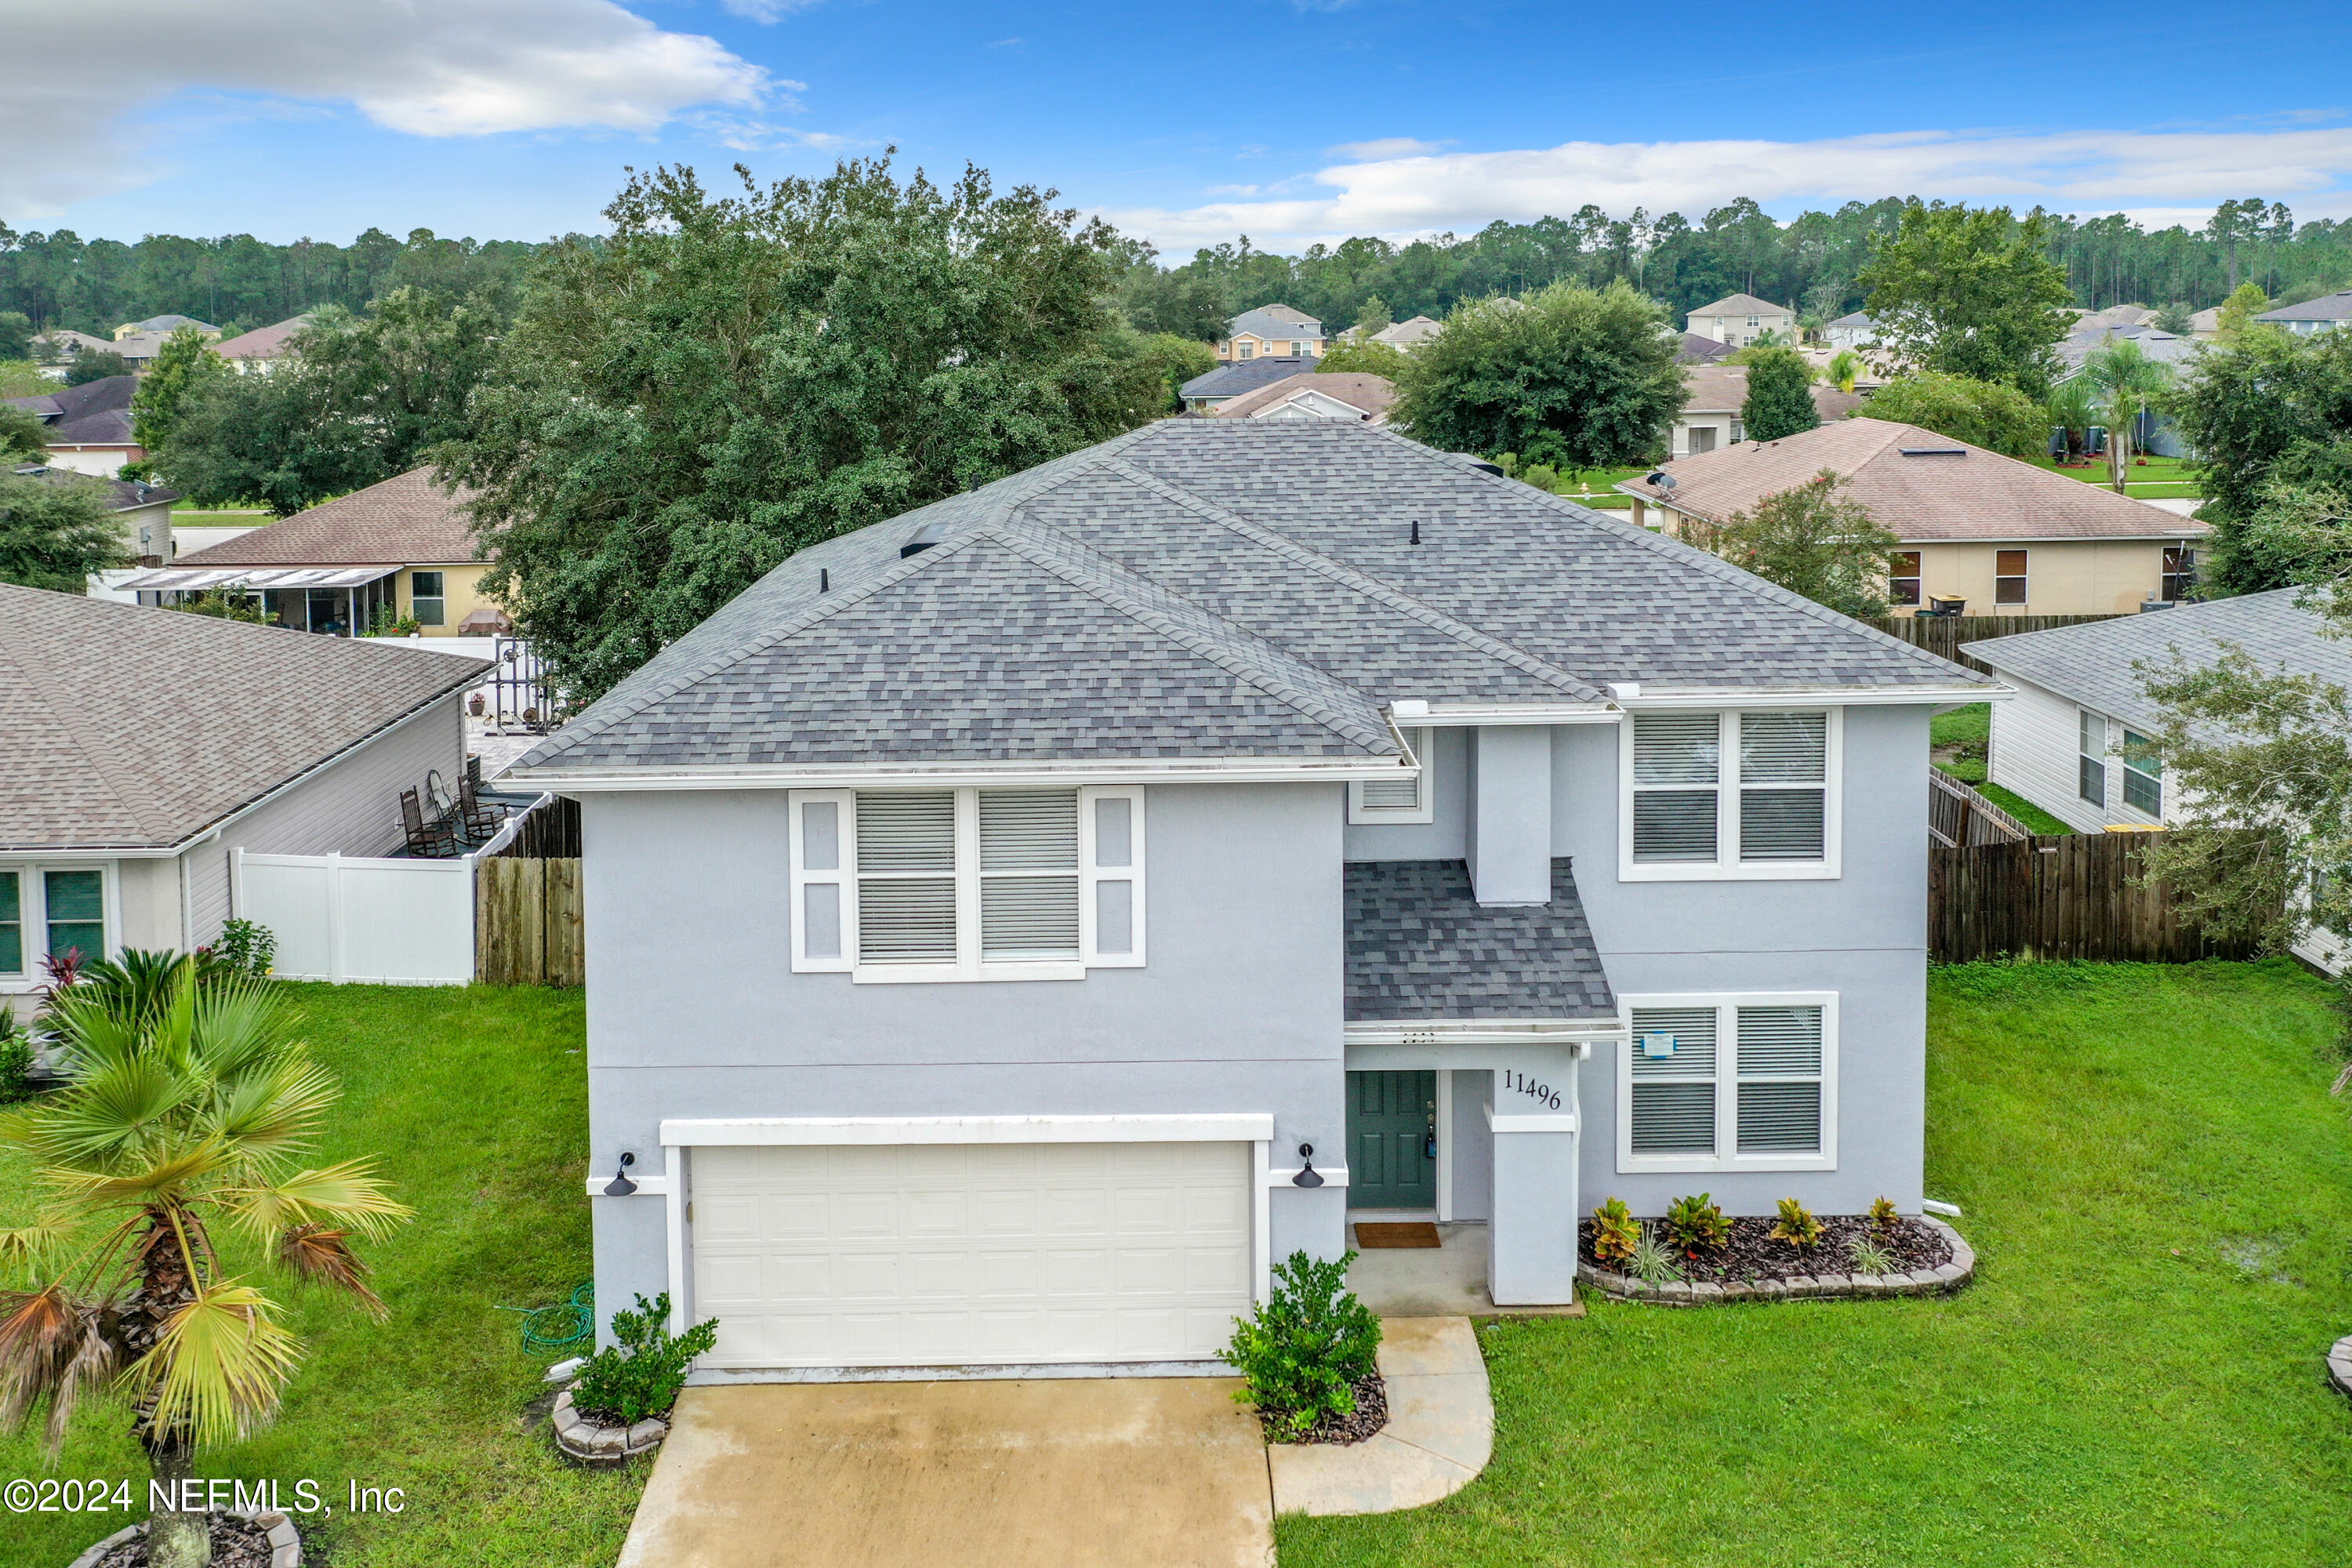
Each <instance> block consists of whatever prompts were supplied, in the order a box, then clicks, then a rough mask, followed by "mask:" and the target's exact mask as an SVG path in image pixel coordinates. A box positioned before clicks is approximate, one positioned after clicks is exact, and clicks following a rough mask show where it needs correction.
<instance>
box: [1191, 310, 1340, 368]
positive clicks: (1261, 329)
mask: <svg viewBox="0 0 2352 1568" xmlns="http://www.w3.org/2000/svg"><path fill="white" fill-rule="evenodd" d="M1327 346H1328V343H1327V342H1326V341H1325V338H1324V335H1323V323H1322V322H1320V321H1317V320H1316V319H1315V318H1314V317H1312V316H1310V315H1308V314H1307V313H1306V312H1305V311H1303V310H1292V309H1291V308H1290V307H1289V306H1287V305H1260V306H1259V307H1258V308H1257V309H1256V310H1244V311H1243V312H1242V313H1241V314H1240V315H1238V316H1235V317H1234V319H1233V320H1232V321H1230V322H1228V323H1227V324H1226V328H1225V336H1224V337H1223V339H1222V340H1220V341H1219V342H1218V344H1217V357H1218V358H1219V359H1221V360H1225V361H1227V362H1229V363H1236V362H1240V361H1244V360H1260V359H1265V358H1268V357H1273V358H1277V359H1282V358H1287V359H1320V358H1322V357H1323V351H1324V349H1325V348H1326V347H1327Z"/></svg>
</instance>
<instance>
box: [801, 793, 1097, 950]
mask: <svg viewBox="0 0 2352 1568" xmlns="http://www.w3.org/2000/svg"><path fill="white" fill-rule="evenodd" d="M790 811H791V838H792V844H791V853H792V861H793V864H792V889H791V911H792V926H793V968H794V969H795V970H803V971H824V970H835V971H851V972H855V973H860V974H865V973H867V972H872V977H874V978H877V979H888V978H902V979H923V978H930V979H949V980H953V979H988V978H992V977H1005V978H1024V977H1025V978H1045V979H1053V978H1068V979H1076V978H1077V977H1078V971H1079V968H1080V966H1121V965H1127V966H1132V965H1138V964H1140V963H1142V962H1143V900H1142V877H1143V842H1142V839H1143V829H1142V791H1141V790H1140V789H1139V788H1136V787H1103V788H1094V787H1088V788H1064V789H1053V788H1024V789H971V788H966V789H938V790H861V791H849V790H795V791H793V793H792V796H791V805H790ZM1065 971H1066V972H1067V973H1064V972H1065Z"/></svg>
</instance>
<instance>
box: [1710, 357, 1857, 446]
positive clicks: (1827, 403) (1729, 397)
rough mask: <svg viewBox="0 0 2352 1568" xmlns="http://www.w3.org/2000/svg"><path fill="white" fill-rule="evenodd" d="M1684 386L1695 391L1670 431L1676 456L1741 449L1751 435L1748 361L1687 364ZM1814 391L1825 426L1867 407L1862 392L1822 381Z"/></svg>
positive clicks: (1817, 412) (1816, 409)
mask: <svg viewBox="0 0 2352 1568" xmlns="http://www.w3.org/2000/svg"><path fill="white" fill-rule="evenodd" d="M1683 384H1684V385H1685V387H1687V388H1688V389H1689V391H1688V392H1687V393H1686V394H1685V396H1684V398H1683V411H1682V413H1681V415H1680V416H1677V417H1676V419H1675V427H1674V429H1673V430H1672V431H1671V432H1669V433H1668V435H1667V439H1668V441H1669V442H1670V443H1672V446H1671V450H1672V451H1673V453H1674V455H1675V457H1677V458H1687V457H1690V456H1691V455H1693V454H1694V453H1697V452H1712V451H1716V450H1717V449H1719V448H1721V447H1736V446H1738V445H1739V443H1741V442H1742V441H1745V440H1747V439H1748V426H1747V424H1746V421H1745V418H1744V416H1743V415H1742V414H1741V410H1742V409H1744V408H1746V407H1747V405H1748V367H1747V366H1746V365H1744V364H1687V365H1685V366H1684V367H1683ZM1811 393H1812V395H1813V412H1814V413H1815V414H1816V415H1818V416H1821V420H1822V423H1823V424H1824V425H1826V424H1828V423H1829V422H1830V421H1831V420H1832V419H1843V418H1844V417H1845V416H1848V415H1849V414H1852V413H1853V411H1854V410H1855V409H1857V408H1859V407H1861V406H1862V402H1863V399H1862V396H1861V395H1860V394H1858V393H1852V392H1840V391H1839V390H1838V389H1837V388H1836V387H1834V386H1830V385H1826V384H1822V383H1820V382H1816V383H1814V384H1813V385H1812V387H1811Z"/></svg>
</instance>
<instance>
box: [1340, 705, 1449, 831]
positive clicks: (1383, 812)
mask: <svg viewBox="0 0 2352 1568" xmlns="http://www.w3.org/2000/svg"><path fill="white" fill-rule="evenodd" d="M1398 733H1399V734H1400V735H1402V737H1403V738H1404V743H1405V749H1406V750H1407V751H1409V752H1412V761H1413V762H1416V763H1419V764H1420V766H1419V767H1418V768H1417V769H1415V770H1413V771H1412V772H1410V773H1408V772H1407V771H1406V770H1405V769H1403V768H1399V769H1398V770H1397V772H1398V773H1399V775H1400V776H1398V777H1396V778H1392V779H1359V780H1357V781H1356V782H1355V783H1353V784H1349V786H1348V820H1349V822H1350V823H1353V824H1355V825H1357V826H1367V825H1370V824H1373V823H1390V822H1392V823H1415V822H1428V821H1430V820H1432V817H1433V812H1432V806H1431V799H1430V789H1431V779H1430V774H1431V772H1432V770H1433V768H1434V767H1435V765H1436V764H1435V760H1434V758H1433V755H1432V749H1431V745H1430V735H1431V731H1429V730H1427V729H1405V730H1400V731H1398Z"/></svg>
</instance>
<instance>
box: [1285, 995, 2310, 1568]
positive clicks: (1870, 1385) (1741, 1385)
mask: <svg viewBox="0 0 2352 1568" xmlns="http://www.w3.org/2000/svg"><path fill="white" fill-rule="evenodd" d="M1928 995H1929V1003H1928V1062H1927V1192H1928V1194H1930V1195H1932V1196H1935V1197H1937V1198H1942V1199H1945V1200H1947V1201H1949V1202H1952V1203H1957V1204H1958V1205H1960V1206H1961V1208H1962V1209H1963V1210H1964V1211H1966V1217H1965V1218H1963V1219H1962V1220H1960V1221H1959V1222H1958V1224H1959V1227H1960V1229H1961V1231H1962V1232H1963V1233H1964V1234H1965V1235H1966V1236H1967V1237H1969V1241H1970V1243H1971V1244H1972V1245H1973V1246H1974V1247H1976V1249H1977V1252H1978V1257H1979V1277H1978V1279H1977V1280H1976V1282H1975V1283H1974V1284H1973V1285H1971V1286H1969V1288H1968V1289H1966V1290H1964V1291H1962V1292H1961V1293H1960V1294H1958V1295H1957V1296H1954V1297H1949V1298H1943V1299H1934V1300H1897V1301H1805V1302H1787V1303H1780V1304H1770V1305H1768V1304H1760V1303H1759V1304H1754V1305H1745V1304H1743V1305H1737V1306H1727V1307H1715V1308H1702V1309H1696V1310H1673V1309H1666V1308H1656V1307H1649V1308H1643V1307H1633V1306H1612V1305H1609V1304H1607V1303H1605V1302H1596V1303H1594V1304H1593V1305H1592V1308H1591V1315H1590V1316H1589V1317H1587V1318H1585V1319H1583V1320H1581V1321H1579V1320H1573V1319H1569V1320H1559V1319H1553V1320H1542V1321H1528V1322H1522V1323H1515V1324H1509V1325H1505V1326H1500V1327H1496V1328H1492V1329H1488V1330H1486V1331H1483V1332H1482V1334H1481V1339H1482V1342H1484V1344H1485V1346H1486V1359H1487V1365H1488V1368H1489V1371H1490V1373H1491V1374H1492V1376H1493V1379H1494V1389H1495V1404H1496V1445H1495V1457H1494V1460H1493V1462H1492V1463H1491V1464H1490V1465H1489V1466H1488V1467H1487V1468H1486V1472H1485V1473H1484V1474H1483V1475H1482V1476H1481V1477H1480V1478H1479V1479H1477V1480H1476V1481H1475V1482H1473V1483H1472V1484H1471V1486H1470V1487H1469V1488H1468V1489H1466V1490H1465V1491H1463V1492H1462V1493H1460V1494H1459V1495H1457V1496H1455V1497H1454V1498H1451V1499H1448V1500H1445V1501H1444V1502H1442V1503H1438V1504H1436V1505H1434V1506H1433V1507H1430V1508H1426V1509H1420V1510H1414V1511H1412V1512H1409V1513H1399V1514H1389V1515H1384V1516H1376V1517H1371V1518H1364V1519H1328V1520H1307V1519H1297V1518H1294V1519H1288V1520H1286V1521H1283V1522H1282V1523H1281V1524H1280V1525H1279V1527H1278V1530H1277V1535H1278V1539H1279V1542H1280V1546H1281V1557H1282V1564H1283V1568H1371V1565H1374V1564H1379V1565H1383V1568H1387V1565H1394V1568H1426V1565H1428V1564H1433V1563H1444V1564H1447V1565H1448V1568H1486V1565H1495V1568H1501V1565H1504V1564H1508V1565H1511V1568H1521V1565H1527V1568H1533V1565H1536V1564H1543V1565H1546V1568H1550V1565H1554V1564H1559V1565H1563V1568H1578V1565H1587V1564H1591V1565H1601V1564H1607V1565H1610V1568H1619V1565H1624V1568H1678V1565H1684V1564H1689V1565H1693V1568H1697V1565H1706V1568H1734V1565H1738V1568H1837V1565H1842V1564H1853V1565H1856V1568H1880V1565H1884V1564H1902V1565H1904V1568H1929V1565H1933V1568H1975V1565H1985V1568H2040V1565H2042V1564H2060V1563H2063V1564H2066V1565H2068V1568H2097V1565H2105V1564H2114V1565H2116V1568H2169V1565H2172V1564H2182V1565H2187V1564H2198V1565H2200V1568H2221V1565H2233V1568H2234V1565H2243V1568H2305V1565H2308V1568H2323V1565H2340V1564H2343V1563H2347V1562H2352V1537H2347V1527H2346V1522H2345V1506H2346V1505H2345V1500H2346V1498H2347V1495H2352V1402H2347V1400H2346V1399H2344V1397H2343V1396H2342V1395H2340V1394H2336V1393H2335V1392H2333V1391H2332V1390H2331V1389H2330V1388H2329V1387H2328V1386H2327V1385H2326V1381H2325V1379H2324V1376H2323V1373H2322V1370H2321V1360H2322V1357H2323V1356H2324V1354H2325V1353H2326V1348H2327V1346H2328V1344H2329V1343H2330V1342H2332V1341H2334V1340H2335V1339H2336V1337H2337V1336H2338V1335H2340V1334H2343V1333H2346V1332H2352V1105H2347V1102H2346V1101H2344V1100H2336V1099H2331V1098H2330V1097H2329V1095H2328V1094H2327V1085H2328V1082H2329V1079H2331V1078H2332V1076H2333V1075H2334V1073H2335V1071H2336V1069H2337V1068H2339V1067H2340V1066H2341V1065H2342V1064H2341V1059H2340V1058H2338V1057H2337V1056H2336V1051H2335V1046H2334V1042H2335V1037H2336V1028H2337V1025H2338V1020H2337V1019H2336V1016H2334V1015H2333V1014H2332V1013H2331V1012H2330V1010H2329V1008H2328V1005H2327V1002H2328V990H2327V987H2326V986H2325V985H2323V984H2321V983H2320V982H2319V981H2317V980H2315V979H2313V978H2312V977H2311V976H2309V975H2308V974H2306V973H2304V972H2303V971H2301V970H2299V969H2297V968H2295V967H2294V965H2292V964H2291V963H2285V962H2284V961H2273V962H2271V963H2260V964H2229V963H2202V964H2194V965H2180V966H2166V965H2126V964H2116V965H2074V964H2032V965H2018V966H2014V967H2011V966H2000V965H1979V966H1969V967H1962V968H1952V969H1944V970H1939V971H1936V972H1933V973H1932V976H1931V979H1930V982H1929V992H1928ZM1790 1184H1791V1185H1792V1186H1793V1185H1795V1184H1796V1179H1794V1178H1791V1181H1790ZM1691 1185H1692V1186H1693V1188H1694V1189H1696V1188H1699V1187H1703V1186H1705V1185H1706V1178H1704V1177H1700V1176H1694V1177H1692V1178H1691ZM1605 1195H1606V1194H1603V1193H1598V1192H1590V1191H1588V1192H1587V1193H1585V1194H1583V1199H1584V1202H1585V1204H1586V1205H1588V1206H1590V1205H1592V1204H1595V1203H1598V1202H1599V1201H1600V1200H1601V1198H1602V1197H1603V1196H1605Z"/></svg>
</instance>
